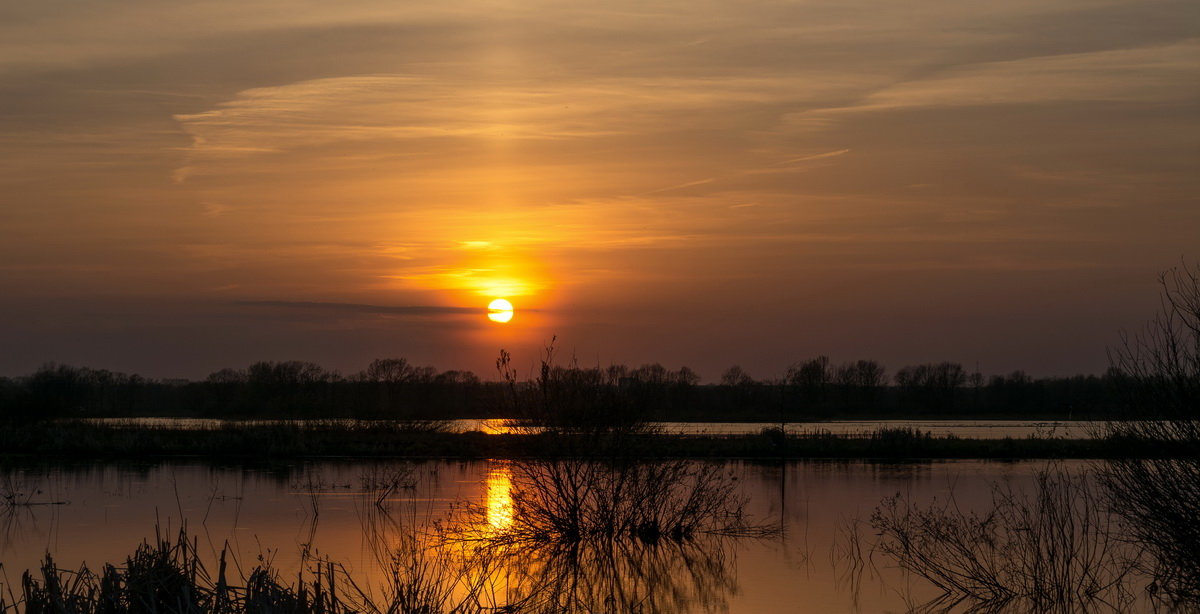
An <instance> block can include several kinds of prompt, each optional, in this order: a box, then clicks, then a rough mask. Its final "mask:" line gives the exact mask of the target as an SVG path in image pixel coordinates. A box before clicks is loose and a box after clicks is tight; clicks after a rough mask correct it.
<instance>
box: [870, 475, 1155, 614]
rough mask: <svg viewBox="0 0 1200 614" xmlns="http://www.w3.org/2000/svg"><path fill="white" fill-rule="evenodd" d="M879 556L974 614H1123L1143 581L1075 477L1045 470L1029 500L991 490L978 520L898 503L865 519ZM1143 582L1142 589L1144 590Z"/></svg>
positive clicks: (939, 507)
mask: <svg viewBox="0 0 1200 614" xmlns="http://www.w3.org/2000/svg"><path fill="white" fill-rule="evenodd" d="M870 525H871V527H872V529H873V530H874V531H875V532H876V533H877V534H878V542H877V544H876V545H875V548H877V550H878V551H879V552H881V553H883V554H885V555H887V556H889V557H890V558H891V559H892V560H894V561H895V562H896V563H897V564H898V565H899V566H900V567H901V568H903V569H905V570H907V571H909V572H912V573H914V574H916V575H918V576H920V577H922V578H925V579H926V580H928V581H929V582H930V583H932V584H933V585H934V586H936V587H937V588H939V589H941V591H943V593H944V594H943V597H942V598H940V599H939V600H938V603H942V604H949V605H953V604H958V603H962V602H968V603H970V604H972V606H971V607H972V608H975V609H976V610H978V611H1037V612H1076V611H1081V610H1082V611H1089V610H1094V609H1099V608H1106V609H1109V611H1123V610H1124V609H1125V608H1126V607H1127V606H1128V605H1129V604H1131V603H1132V602H1133V601H1134V600H1135V599H1136V596H1137V594H1138V592H1139V591H1137V588H1136V586H1135V585H1136V584H1137V582H1138V581H1139V580H1144V578H1141V577H1140V576H1139V575H1138V574H1137V570H1138V568H1139V560H1140V559H1141V554H1142V553H1141V549H1140V548H1139V547H1138V546H1136V545H1134V544H1131V543H1130V542H1128V541H1126V540H1123V539H1121V537H1120V535H1121V527H1120V526H1119V525H1118V524H1117V518H1116V516H1113V515H1111V514H1109V513H1108V511H1107V509H1106V508H1105V506H1104V500H1103V497H1102V496H1101V495H1100V494H1098V493H1097V492H1095V491H1094V490H1093V487H1092V485H1091V481H1090V480H1088V479H1087V478H1086V477H1085V476H1083V475H1080V474H1072V473H1069V472H1067V471H1064V470H1061V469H1056V468H1050V469H1047V470H1045V471H1043V472H1041V473H1039V475H1038V477H1037V486H1036V489H1035V490H1034V492H1032V493H1031V494H1030V493H1020V492H1016V491H1014V490H1012V489H1011V488H1009V487H1006V486H1001V485H994V486H993V492H992V507H991V509H988V510H987V511H986V512H977V511H966V510H963V509H960V508H959V505H958V503H957V502H956V501H955V499H954V497H953V495H951V496H950V497H949V498H948V499H947V500H945V501H941V502H937V501H935V502H934V503H932V504H930V505H929V506H928V507H921V506H917V505H915V504H913V503H911V502H908V501H905V500H904V499H903V498H902V497H900V496H899V495H896V496H894V497H888V498H886V499H884V501H883V502H882V503H881V505H880V506H879V507H878V508H877V509H876V510H875V512H874V514H873V515H872V516H871V521H870ZM1147 582H1148V581H1147Z"/></svg>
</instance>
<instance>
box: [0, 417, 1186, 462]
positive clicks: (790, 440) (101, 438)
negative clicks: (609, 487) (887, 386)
mask: <svg viewBox="0 0 1200 614" xmlns="http://www.w3.org/2000/svg"><path fill="white" fill-rule="evenodd" d="M0 451H2V452H0V458H13V457H31V456H37V457H43V458H45V457H54V458H62V459H85V458H86V459H114V460H119V459H145V458H147V457H200V458H213V459H219V460H236V459H247V460H253V459H259V460H269V459H290V458H295V459H299V458H307V457H364V458H410V459H412V458H417V459H419V458H430V459H433V458H461V459H487V458H492V459H517V458H566V457H585V458H587V457H594V458H598V459H602V458H606V457H612V456H614V455H616V456H621V457H625V458H645V459H655V458H698V459H703V458H708V459H722V458H727V459H735V458H736V459H762V460H770V459H803V458H850V459H879V460H911V459H942V458H945V459H970V458H977V459H1122V458H1195V457H1197V456H1200V450H1196V449H1194V448H1191V447H1187V446H1178V445H1176V446H1172V445H1165V444H1164V443H1163V442H1151V441H1145V440H1131V439H1113V438H1102V439H1050V438H1032V437H1030V438H1004V439H972V438H962V437H955V436H931V435H929V434H927V433H920V432H917V431H913V430H911V429H883V430H880V431H876V432H875V433H872V434H870V435H868V436H841V435H830V434H816V435H800V436H786V437H785V436H783V435H782V434H781V433H779V432H778V431H776V430H773V429H768V430H765V431H764V432H762V433H755V434H749V435H655V434H633V435H628V434H627V435H620V436H617V435H612V434H588V435H577V434H572V435H566V434H560V433H556V434H500V435H489V434H484V433H480V432H466V433H448V432H441V431H436V430H420V429H411V428H397V427H395V426H392V425H382V424H371V423H356V424H353V425H335V424H323V425H320V426H312V425H305V426H299V425H290V424H274V425H249V426H243V425H231V426H225V427H222V428H217V429H211V430H182V429H170V428H154V427H140V428H129V427H109V426H101V425H93V424H85V423H79V422H70V423H61V422H58V423H32V424H24V425H16V424H9V425H3V426H0Z"/></svg>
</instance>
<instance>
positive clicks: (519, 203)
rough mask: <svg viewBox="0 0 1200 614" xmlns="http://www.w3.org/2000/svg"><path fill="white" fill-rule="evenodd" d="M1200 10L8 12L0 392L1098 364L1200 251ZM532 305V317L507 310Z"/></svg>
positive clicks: (106, 7) (0, 45)
mask: <svg viewBox="0 0 1200 614" xmlns="http://www.w3.org/2000/svg"><path fill="white" fill-rule="evenodd" d="M1198 24H1200V3H1196V2H1194V1H1191V0H1186V1H1174V0H1166V1H1162V0H1136V1H1135V0H1125V1H1109V0H1049V1H1047V0H1037V1H1032V0H1014V1H1011V2H988V3H984V2H961V1H960V0H913V1H911V2H903V3H899V2H883V1H881V0H871V1H865V0H808V1H802V2H774V1H757V0H739V1H738V2H731V1H724V2H720V1H712V0H693V1H689V2H680V1H678V0H672V1H656V0H649V1H647V0H638V1H636V2H633V1H628V0H614V1H611V2H605V3H585V2H562V1H556V0H522V1H516V0H445V1H441V2H436V3H430V2H415V1H397V0H379V1H374V0H350V1H346V2H336V3H335V2H324V1H321V2H317V1H310V0H288V1H287V2H282V1H278V0H236V1H235V0H206V1H204V2H195V1H190V0H178V1H174V2H168V3H164V2H160V1H158V0H128V1H123V2H119V3H114V2H101V1H99V0H70V1H68V0H44V1H39V2H8V3H4V4H2V5H0V348H3V351H2V352H0V375H18V374H23V373H28V372H31V371H32V370H34V369H36V368H37V367H38V366H39V365H41V364H43V363H46V362H49V361H55V362H59V363H67V364H75V365H86V366H91V367H95V368H107V369H113V370H120V371H126V372H137V373H141V374H143V375H147V376H151V377H188V378H200V377H204V376H205V375H207V374H208V373H210V372H212V371H216V370H218V369H220V368H222V367H239V366H245V365H247V364H249V363H251V362H254V361H258V360H309V361H313V362H317V363H320V364H322V365H324V366H326V367H328V368H331V369H338V370H340V371H342V372H344V373H352V372H354V371H357V370H360V369H362V368H364V367H365V366H366V364H367V363H369V362H370V360H372V359H373V358H377V357H404V358H407V359H408V360H410V361H411V362H414V363H417V364H430V365H434V366H436V367H438V368H439V369H470V370H473V371H475V372H476V373H478V374H479V375H481V376H482V377H484V378H492V377H495V368H494V362H495V359H496V357H497V355H498V353H499V350H500V349H501V348H505V349H508V350H510V351H512V352H513V355H514V358H515V363H516V364H517V365H518V366H519V367H521V368H528V366H529V365H532V364H533V362H534V361H535V360H537V357H538V353H539V351H540V349H541V348H543V347H544V346H545V344H547V343H548V342H549V341H550V340H551V339H552V338H555V337H556V338H557V340H556V341H555V342H554V343H555V347H556V348H557V349H558V355H559V357H560V360H561V361H562V362H569V361H570V360H572V358H573V359H575V360H578V361H579V363H580V364H582V365H584V366H591V365H597V364H599V365H607V364H609V363H612V362H618V363H627V364H630V365H638V364H642V363H648V362H660V363H662V364H664V365H666V366H668V367H670V368H678V367H679V366H681V365H688V366H690V367H692V368H693V369H695V370H696V371H698V372H699V373H700V374H701V376H703V377H704V378H705V379H706V380H708V381H713V380H715V379H717V378H718V377H719V376H720V374H721V372H722V370H724V369H725V368H726V367H728V366H731V365H734V364H739V365H741V366H742V367H744V368H745V369H746V371H748V372H749V373H750V374H751V375H752V376H754V377H757V378H768V377H777V376H779V375H781V374H782V373H783V372H784V371H785V370H786V368H787V367H788V365H790V364H792V363H794V362H796V361H800V360H804V359H807V358H810V357H813V356H817V355H828V356H829V357H830V358H831V359H832V360H833V361H834V362H841V361H848V360H853V359H858V358H870V359H876V360H879V361H881V362H883V363H884V364H885V365H887V366H888V367H889V371H890V372H892V373H894V372H895V371H896V370H897V369H899V368H900V367H901V366H903V365H906V364H914V363H919V362H926V361H943V360H951V361H958V362H961V363H963V364H964V365H965V366H967V367H968V369H971V370H974V369H976V368H977V369H979V370H980V371H982V372H984V373H1004V372H1008V371H1012V370H1015V369H1023V370H1025V371H1027V372H1029V373H1031V374H1034V375H1070V374H1076V373H1100V372H1102V371H1103V370H1104V369H1105V368H1106V367H1107V365H1108V362H1107V357H1106V348H1107V347H1110V346H1113V345H1114V344H1116V343H1117V342H1118V340H1119V336H1118V335H1119V331H1121V330H1122V329H1129V328H1133V327H1136V326H1138V324H1139V323H1140V322H1142V321H1144V320H1146V319H1147V318H1149V317H1150V316H1151V315H1152V314H1153V312H1154V310H1155V308H1156V306H1157V289H1156V286H1155V282H1156V276H1157V274H1158V273H1159V272H1160V271H1162V270H1164V269H1166V268H1168V267H1171V266H1172V265H1177V264H1179V263H1180V261H1181V259H1182V260H1185V261H1189V262H1194V261H1196V260H1197V259H1200V173H1197V172H1196V169H1197V168H1200V25H1198ZM495 298H506V299H508V300H510V301H511V302H512V303H513V305H514V306H515V314H514V317H513V319H512V320H511V321H510V322H508V323H505V324H499V323H495V322H492V321H489V319H488V318H487V317H486V306H487V305H488V303H489V302H490V301H491V300H492V299H495Z"/></svg>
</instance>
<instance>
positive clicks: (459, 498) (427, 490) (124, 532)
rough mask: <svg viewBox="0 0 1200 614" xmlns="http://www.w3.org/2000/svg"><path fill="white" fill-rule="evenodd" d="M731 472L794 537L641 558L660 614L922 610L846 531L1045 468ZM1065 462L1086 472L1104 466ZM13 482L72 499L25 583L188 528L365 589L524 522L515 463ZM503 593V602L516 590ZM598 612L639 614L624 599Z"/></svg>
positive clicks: (77, 470) (752, 506)
mask: <svg viewBox="0 0 1200 614" xmlns="http://www.w3.org/2000/svg"><path fill="white" fill-rule="evenodd" d="M717 465H719V467H720V469H721V470H722V472H723V473H724V474H726V475H728V476H731V477H732V478H736V480H737V486H736V488H737V491H738V492H739V493H741V494H742V495H744V496H745V497H747V498H748V499H747V500H748V503H747V510H748V512H749V513H750V514H751V517H752V518H753V519H754V520H756V521H758V522H761V523H763V524H765V525H771V526H775V527H777V528H781V529H782V532H781V533H778V534H775V535H770V536H767V537H753V538H728V539H717V540H711V541H703V542H701V544H702V545H699V546H697V547H695V548H687V547H683V548H681V547H678V546H675V545H669V544H668V545H659V546H657V547H652V548H649V549H647V550H645V551H643V552H637V553H634V555H633V556H634V558H636V559H637V560H638V561H641V560H642V559H641V558H638V557H643V556H649V557H650V558H652V559H653V560H652V561H651V562H650V563H646V564H645V565H642V563H635V564H634V565H633V568H636V569H638V570H639V571H638V574H641V575H639V579H638V580H636V581H630V587H629V588H630V594H634V593H636V595H637V597H636V598H637V599H638V600H640V601H638V603H641V604H643V607H646V609H645V610H644V611H647V612H651V611H660V612H730V613H737V614H761V613H770V612H812V613H819V612H820V613H824V612H905V611H910V609H911V606H914V605H917V604H921V603H923V602H925V601H928V600H930V599H932V598H934V597H936V596H937V595H938V592H937V591H936V590H934V589H933V588H932V587H931V586H930V585H929V584H928V583H926V582H925V581H924V580H922V579H921V578H917V577H910V576H908V575H906V574H905V573H902V572H901V571H900V570H898V569H897V568H896V567H895V566H894V563H892V562H891V561H890V560H887V559H886V557H883V556H882V555H875V556H874V557H873V559H872V558H870V557H868V564H866V565H865V566H862V567H858V568H855V566H854V565H853V562H854V561H853V558H852V557H848V556H846V549H847V547H848V546H849V545H850V544H851V542H849V541H848V540H847V539H846V537H845V535H846V534H845V532H844V529H845V528H846V527H847V526H849V523H853V522H855V521H866V520H867V519H868V518H869V516H870V514H871V512H872V511H873V510H874V508H875V507H876V506H877V505H878V504H879V502H880V500H881V499H882V498H883V497H886V496H889V495H895V494H897V493H902V494H904V495H905V496H907V497H909V498H911V499H912V500H914V501H918V502H926V501H931V500H933V499H934V498H940V499H943V500H944V499H945V498H946V497H948V496H950V494H951V493H953V495H954V497H955V499H956V500H957V501H958V502H959V504H960V505H961V506H962V507H963V509H980V510H984V509H986V508H987V507H988V506H989V505H990V501H991V498H990V495H991V488H992V485H993V484H1003V485H1010V486H1012V487H1013V488H1015V489H1017V490H1028V489H1031V488H1033V487H1034V484H1035V474H1036V472H1037V471H1038V470H1039V469H1041V468H1043V467H1044V466H1045V464H1044V463H1043V462H1015V463H1013V462H984V461H952V462H932V463H930V462H923V463H909V464H878V463H867V462H789V463H786V464H773V465H763V464H752V463H746V462H732V461H730V462H720V463H717ZM1060 466H1062V467H1065V468H1068V469H1072V470H1079V469H1085V468H1087V467H1088V462H1087V461H1075V462H1068V463H1062V464H1060ZM394 476H404V481H405V482H406V486H408V487H406V488H403V489H401V490H398V491H396V492H394V493H392V494H390V495H389V496H388V497H387V498H386V500H385V501H383V502H382V505H381V506H376V504H375V501H374V498H375V497H376V496H377V494H378V491H371V489H370V487H369V486H367V487H366V488H364V484H366V485H369V484H371V483H378V482H380V481H381V480H384V479H385V478H389V477H394ZM0 486H3V487H5V488H8V489H10V490H11V489H17V490H25V491H29V490H30V489H31V488H36V489H37V491H38V492H39V493H40V494H37V495H36V496H35V497H34V502H45V503H49V502H64V503H63V504H61V505H33V506H28V507H17V508H8V509H5V510H3V511H2V512H0V564H2V571H3V574H0V581H6V582H10V583H11V582H17V581H19V578H20V574H21V572H22V571H23V570H25V569H29V568H33V567H36V566H37V565H38V564H39V562H40V560H41V558H42V557H43V555H44V554H46V553H47V552H49V553H52V554H53V555H54V557H55V560H56V562H57V563H58V565H59V566H60V567H66V568H74V567H77V566H78V565H80V564H81V563H84V562H86V563H87V564H89V565H91V566H93V568H98V567H99V566H100V564H102V563H104V562H114V563H120V562H122V561H123V560H124V558H125V557H126V556H128V555H129V554H130V553H132V551H133V550H134V548H135V547H136V545H137V544H139V543H140V542H142V541H143V540H144V539H147V538H153V536H154V534H155V530H156V529H155V527H156V526H157V527H159V531H161V532H166V533H170V532H172V531H175V530H177V529H178V528H179V526H180V525H181V523H186V525H187V527H188V529H189V532H190V533H191V534H193V535H194V536H196V538H197V539H198V543H199V550H200V551H201V553H203V554H205V556H206V557H208V558H209V559H210V569H215V565H211V562H212V559H214V558H215V556H216V553H217V552H218V551H220V550H221V548H222V547H223V546H226V545H227V546H228V547H229V549H230V551H231V552H232V553H234V554H236V558H237V560H238V561H239V562H240V566H241V568H242V569H244V570H245V571H246V572H247V573H248V571H249V568H250V567H253V565H254V564H255V563H256V561H257V560H258V558H259V557H260V556H263V557H266V558H269V559H271V560H272V561H273V563H274V565H275V566H276V567H277V568H278V569H280V570H281V571H282V572H284V577H285V578H286V577H294V575H293V572H294V570H296V569H297V567H298V566H300V565H301V564H302V558H301V557H302V552H304V551H305V550H306V549H307V550H308V552H310V553H316V554H318V555H319V556H321V557H325V558H328V559H330V560H332V561H336V562H339V563H342V564H344V565H345V566H346V568H347V570H348V571H349V572H351V573H352V574H353V575H354V577H355V579H356V581H357V582H359V583H360V584H362V585H364V586H375V585H377V584H378V583H379V582H381V581H382V578H381V576H380V571H379V570H380V564H379V545H380V544H381V543H383V544H398V543H401V542H402V537H401V535H412V534H414V533H415V534H423V533H426V532H428V531H430V530H431V529H432V527H434V526H435V525H438V524H439V523H441V524H442V526H446V524H447V523H450V524H454V523H458V524H460V525H462V524H464V523H476V524H478V526H479V527H480V529H481V530H485V531H487V530H503V529H504V527H505V526H506V523H508V522H511V517H510V514H511V511H510V508H509V507H508V506H509V504H510V502H511V496H512V494H513V492H512V489H513V488H514V487H515V486H514V483H513V481H512V467H511V466H510V464H509V462H508V461H471V462H466V461H463V462H458V461H454V462H450V461H428V462H418V463H400V462H350V461H347V462H313V463H302V464H293V465H284V466H275V467H270V468H261V467H257V468H256V467H240V466H239V467H215V466H212V465H209V464H200V463H194V464H189V463H171V464H148V465H78V466H67V465H57V464H56V465H49V466H42V467H34V466H11V465H9V466H6V467H5V468H3V469H0ZM868 533H869V531H868ZM421 543H424V542H421ZM426 547H430V546H429V545H428V544H426V545H424V546H421V547H420V548H418V550H420V549H421V548H426ZM610 554H611V553H610ZM626 554H628V553H626ZM871 561H873V564H872V562H871ZM527 572H528V570H524V571H523V572H522V573H527ZM496 573H499V574H500V575H501V576H504V577H507V578H508V581H513V580H512V578H513V577H515V576H517V575H519V574H517V573H516V571H515V570H508V571H507V572H506V571H505V570H498V571H497V572H496ZM543 573H544V570H543ZM583 575H584V576H586V575H587V574H586V573H584V574H583ZM5 578H6V580H5ZM496 590H497V592H498V600H499V601H501V602H502V601H503V599H504V597H503V594H504V591H505V590H508V588H506V587H505V586H500V587H499V588H497V589H496ZM645 604H657V605H654V606H653V607H648V606H646V605H645ZM664 604H665V605H664ZM625 606H627V607H632V606H630V604H625ZM597 607H598V608H600V610H601V611H613V612H622V611H632V610H629V609H626V607H622V606H621V604H617V605H613V604H612V603H609V604H607V605H606V606H604V605H602V606H597ZM605 608H608V609H607V610H605ZM964 610H965V608H960V609H958V610H950V611H964ZM939 611H940V610H939Z"/></svg>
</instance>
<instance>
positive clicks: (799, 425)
mask: <svg viewBox="0 0 1200 614" xmlns="http://www.w3.org/2000/svg"><path fill="white" fill-rule="evenodd" d="M91 422H94V423H97V424H106V425H109V426H114V427H153V428H170V429H184V430H203V429H216V428H221V426H223V425H226V424H230V423H235V424H249V425H265V424H282V423H284V422H287V423H288V424H296V423H303V422H304V421H290V422H289V421H283V420H249V421H239V422H232V421H225V420H212V419H206V418H99V419H93V420H91ZM331 422H332V423H347V424H348V423H350V422H352V421H350V420H320V421H315V422H314V423H319V424H329V423H331ZM432 422H433V423H435V424H440V425H442V426H443V427H444V428H445V429H446V430H449V431H452V432H460V433H461V432H467V431H481V432H484V433H488V434H493V435H494V434H503V433H510V432H513V427H512V425H511V424H510V423H509V421H507V420H502V419H466V420H435V421H432ZM650 424H651V425H652V426H655V427H657V428H659V429H660V430H661V431H662V432H663V433H664V434H668V435H748V434H754V433H758V432H760V431H762V430H763V429H764V428H777V427H778V426H779V423H778V422H652V423H650ZM1103 424H1104V423H1103V422H1094V421H1055V420H831V421H826V422H788V423H785V428H786V430H787V432H788V433H792V434H797V435H804V434H815V433H831V434H834V435H842V436H849V437H854V436H865V435H869V434H870V433H872V432H874V431H877V430H879V429H883V428H905V429H907V428H911V429H915V430H918V431H921V432H923V433H924V432H928V433H930V434H932V435H934V436H943V435H954V436H956V437H964V438H972V439H1003V438H1005V437H1013V438H1026V437H1046V438H1060V439H1088V438H1091V437H1094V436H1095V435H1096V434H1097V433H1100V432H1102V430H1103V429H1102V426H1103Z"/></svg>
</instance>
